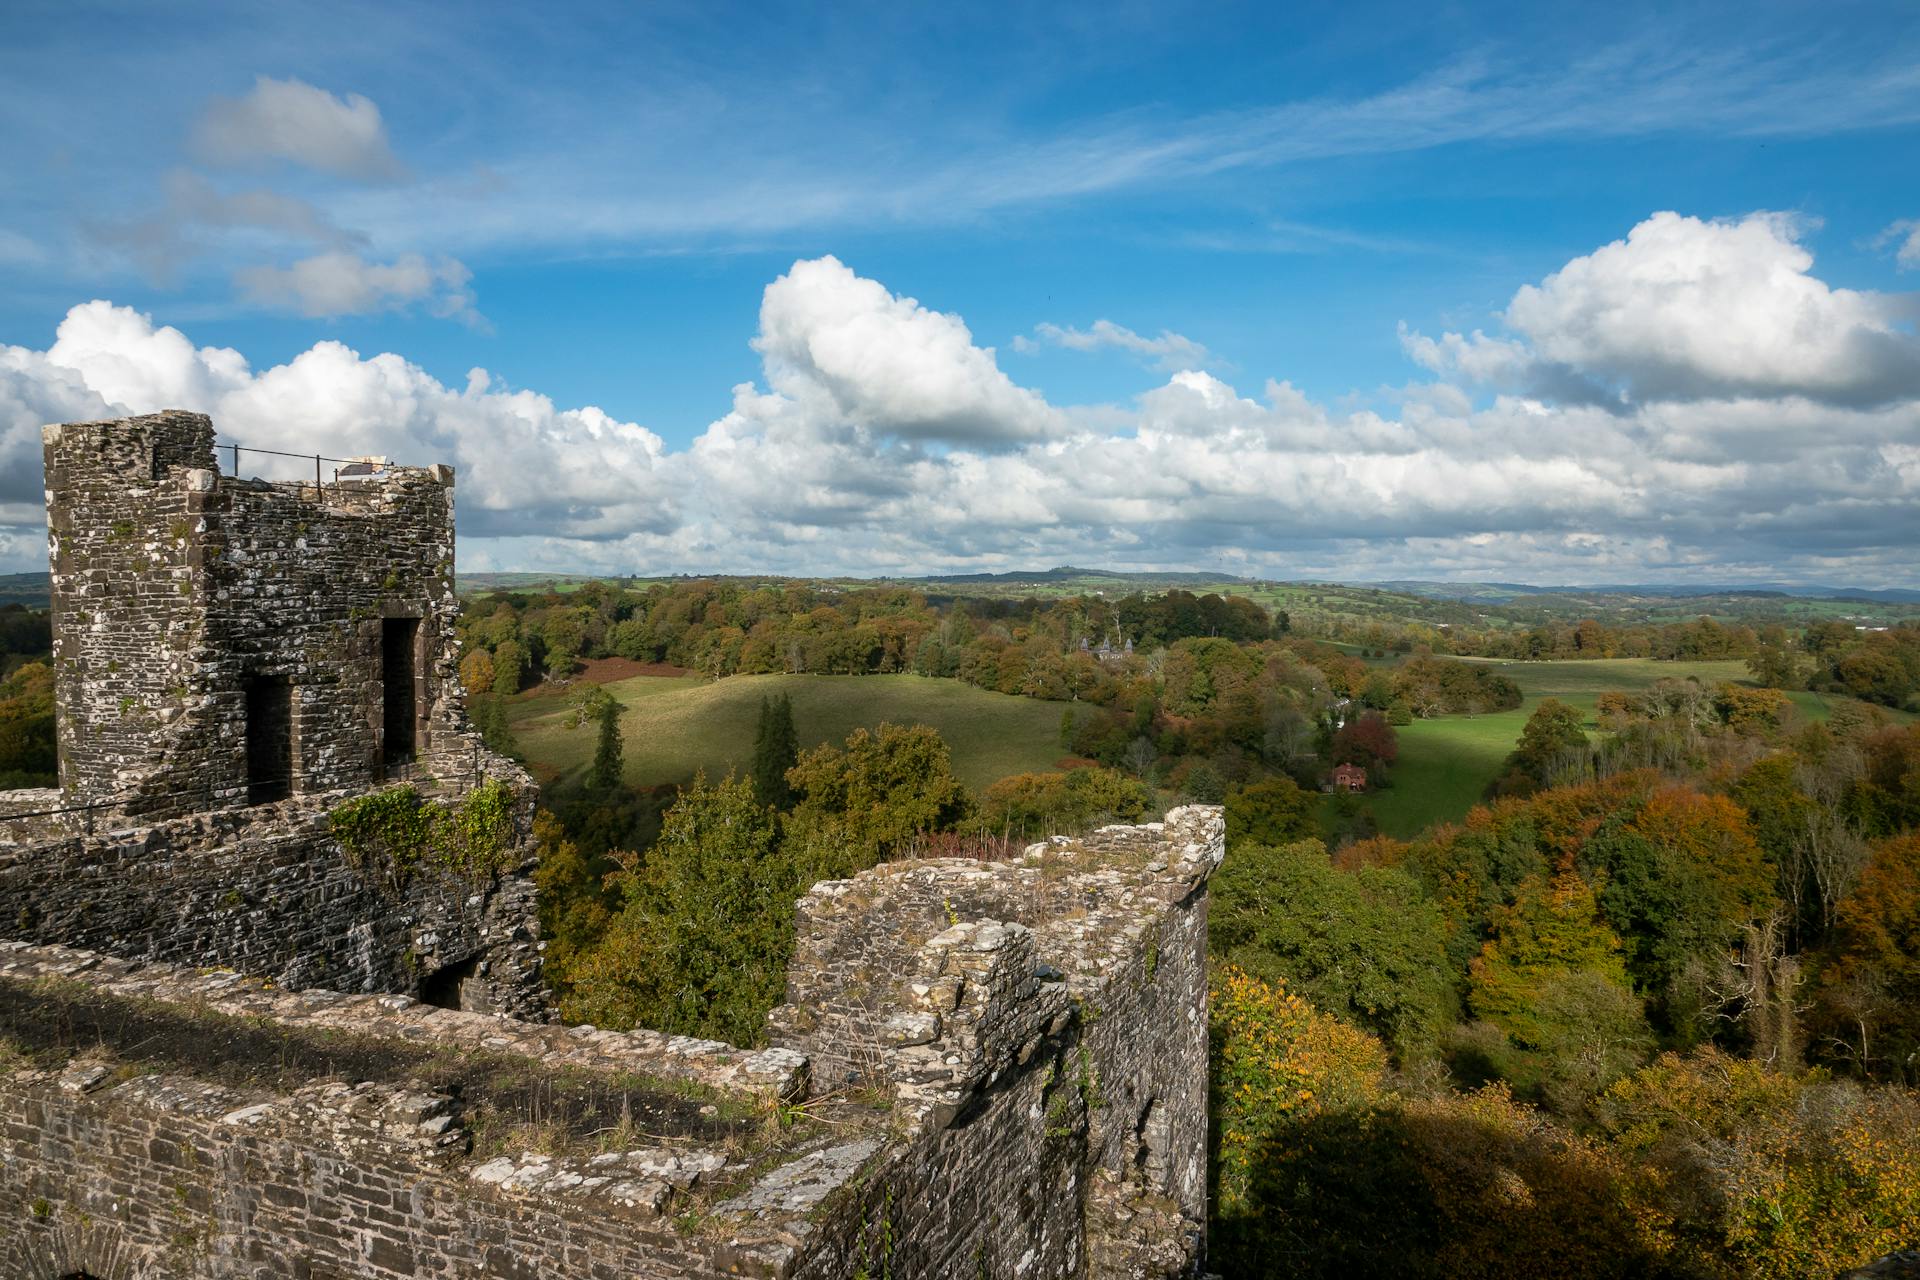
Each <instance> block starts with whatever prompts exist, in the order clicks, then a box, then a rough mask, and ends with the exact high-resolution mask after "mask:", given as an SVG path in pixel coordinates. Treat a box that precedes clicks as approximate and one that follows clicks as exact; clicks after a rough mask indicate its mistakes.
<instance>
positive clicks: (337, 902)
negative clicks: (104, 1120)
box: [0, 785, 551, 1018]
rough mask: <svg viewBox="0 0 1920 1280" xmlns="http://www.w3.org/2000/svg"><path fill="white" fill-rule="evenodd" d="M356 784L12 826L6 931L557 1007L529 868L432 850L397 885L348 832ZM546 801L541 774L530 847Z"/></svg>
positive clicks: (527, 814)
mask: <svg viewBox="0 0 1920 1280" xmlns="http://www.w3.org/2000/svg"><path fill="white" fill-rule="evenodd" d="M341 798H343V797H341V796H339V795H335V796H326V797H303V798H296V799H294V800H289V801H284V802H282V803H280V804H275V805H264V806H255V807H250V808H244V809H224V810H220V811H217V812H214V813H207V814H197V815H194V816H191V817H185V818H172V819H168V820H167V821H165V822H160V823H155V824H152V825H149V826H140V827H128V828H123V829H120V830H112V831H105V832H97V833H95V834H93V835H85V834H70V835H56V836H53V837H51V838H48V839H41V840H32V841H20V842H8V841H4V840H0V935H4V936H9V937H13V938H18V939H21V940H23V941H31V942H43V943H56V942H57V943H64V944H66V945H69V946H77V947H86V948H89V949H93V950H98V951H104V952H107V953H110V954H114V955H121V956H127V957H131V958H135V959H146V960H172V961H179V962H182V963H191V964H218V965H225V966H229V967H231V968H235V969H239V970H242V971H244V972H247V973H253V974H258V975H260V976H261V977H265V978H271V979H272V980H273V981H275V982H276V983H279V984H280V985H282V986H286V987H292V988H302V987H328V988H332V989H335V990H339V991H380V992H396V993H401V994H406V995H414V996H419V995H422V994H423V993H430V992H436V991H438V992H443V993H444V994H442V995H440V996H437V997H436V998H443V999H444V998H452V999H456V1000H458V1001H459V1002H460V1007H463V1008H471V1009H480V1010H494V1011H499V1012H503V1013H511V1014H513V1015H515V1016H517V1017H528V1018H544V1017H546V1016H548V1012H549V1010H550V1007H551V1000H550V997H549V995H548V993H547V990H546V987H545V982H544V980H543V978H542V976H541V957H540V941H539V934H538V929H537V926H536V915H535V906H534V891H533V884H532V881H531V880H530V879H529V878H528V877H527V875H526V874H525V870H526V869H525V868H524V867H522V868H517V869H515V870H514V871H511V872H509V873H507V874H504V875H500V876H483V877H477V878H476V877H471V876H468V875H465V874H461V873H458V872H454V871H450V870H446V869H443V868H436V867H434V866H432V865H430V864H429V865H423V866H421V867H419V868H418V869H417V870H415V872H414V873H413V874H412V875H410V876H409V877H407V879H406V880H405V882H404V883H399V884H396V883H394V881H393V880H392V878H391V877H387V876H383V875H381V874H380V873H379V872H378V870H377V869H370V868H362V867H357V866H355V865H353V863H352V862H351V861H350V860H349V859H348V857H347V855H346V853H345V852H344V851H343V850H342V849H341V847H340V844H339V842H338V841H337V840H335V839H334V837H333V835H332V832H331V828H330V825H329V822H328V807H329V805H330V804H331V803H332V802H334V801H337V800H339V799H341ZM532 807H533V791H532V787H531V786H530V785H528V786H525V787H524V788H522V789H521V799H520V805H519V809H518V811H517V812H516V814H515V823H516V834H515V843H516V845H517V846H518V847H520V848H522V849H525V848H528V847H530V843H529V840H528V836H527V832H528V829H529V827H530V826H531V823H532ZM5 826H6V824H5V823H3V822H0V830H4V828H5Z"/></svg>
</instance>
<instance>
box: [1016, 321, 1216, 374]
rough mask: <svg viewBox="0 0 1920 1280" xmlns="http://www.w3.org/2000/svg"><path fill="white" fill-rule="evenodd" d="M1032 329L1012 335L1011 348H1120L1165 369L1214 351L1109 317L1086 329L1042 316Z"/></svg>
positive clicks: (1196, 363)
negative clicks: (1138, 330)
mask: <svg viewBox="0 0 1920 1280" xmlns="http://www.w3.org/2000/svg"><path fill="white" fill-rule="evenodd" d="M1033 331H1034V333H1035V334H1036V335H1037V338H1029V337H1027V336H1026V335H1025V334H1021V335H1019V336H1017V337H1015V338H1014V340H1013V349H1014V350H1015V351H1018V352H1021V353H1022V354H1026V355H1031V354H1032V353H1034V352H1036V351H1038V350H1040V349H1041V348H1042V347H1043V346H1051V347H1064V348H1065V349H1066V350H1068V351H1102V350H1113V351H1121V352H1124V353H1126V354H1127V355H1130V356H1133V357H1134V358H1135V359H1138V360H1140V361H1141V362H1142V363H1144V364H1146V365H1148V366H1150V367H1152V368H1155V369H1164V370H1165V371H1167V372H1168V373H1177V372H1179V371H1180V370H1182V369H1198V368H1200V367H1202V366H1203V365H1206V364H1208V363H1209V362H1213V361H1214V357H1213V355H1212V354H1211V353H1210V352H1209V351H1208V350H1207V349H1206V348H1205V347H1204V346H1202V345H1201V344H1200V343H1198V342H1195V341H1194V340H1193V339H1192V338H1189V337H1187V336H1186V335H1185V334H1180V333H1175V332H1173V331H1172V330H1171V329H1162V330H1161V331H1160V332H1159V333H1158V334H1157V335H1156V336H1154V337H1151V338H1149V337H1147V336H1145V335H1144V334H1139V333H1135V332H1134V331H1133V330H1131V329H1129V328H1127V327H1126V326H1125V325H1120V324H1115V323H1114V322H1113V321H1111V320H1095V321H1094V322H1093V324H1092V325H1091V326H1090V327H1089V328H1086V329H1076V328H1073V327H1072V326H1071V325H1067V326H1062V325H1057V324H1054V323H1052V322H1051V321H1044V320H1043V321H1041V322H1040V323H1039V324H1037V325H1035V326H1034V327H1033Z"/></svg>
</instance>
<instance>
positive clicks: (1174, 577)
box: [894, 564, 1254, 586]
mask: <svg viewBox="0 0 1920 1280" xmlns="http://www.w3.org/2000/svg"><path fill="white" fill-rule="evenodd" d="M1089 579H1099V580H1101V581H1106V582H1137V583H1140V584H1141V585H1143V586H1144V585H1148V584H1154V585H1163V586H1183V585H1185V584H1188V583H1204V584H1208V585H1219V586H1224V585H1227V584H1230V583H1248V582H1252V581H1254V579H1252V578H1236V577H1233V576H1232V575H1231V574H1225V573H1202V572H1197V571H1196V572H1190V573H1189V572H1177V571H1175V572H1142V573H1134V572H1131V571H1128V570H1124V569H1080V568H1076V567H1074V566H1073V565H1070V564H1063V565H1058V566H1056V567H1054V568H1052V569H1028V570H1019V569H1016V570H1011V571H1009V572H1007V573H949V574H930V575H928V576H926V577H920V578H900V579H894V581H900V582H936V583H940V584H941V585H943V586H944V585H957V584H962V583H969V582H1000V583H1016V582H1046V583H1061V582H1080V581H1085V580H1089Z"/></svg>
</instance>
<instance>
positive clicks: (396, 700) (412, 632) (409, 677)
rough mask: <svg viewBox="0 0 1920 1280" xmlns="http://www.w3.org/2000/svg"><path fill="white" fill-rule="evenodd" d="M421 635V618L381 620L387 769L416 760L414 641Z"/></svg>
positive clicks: (383, 746)
mask: <svg viewBox="0 0 1920 1280" xmlns="http://www.w3.org/2000/svg"><path fill="white" fill-rule="evenodd" d="M419 634H420V619H418V618H383V619H381V620H380V681H381V686H382V687H381V695H380V696H381V704H382V711H383V713H384V715H383V719H384V722H385V733H384V734H383V735H382V737H381V756H380V759H381V763H382V764H383V765H385V766H386V767H388V768H392V767H393V766H395V765H401V764H409V763H411V762H412V760H413V751H414V719H415V708H414V699H415V683H416V682H415V679H414V666H415V661H416V660H415V656H414V651H415V643H414V642H415V640H416V639H417V638H418V637H419Z"/></svg>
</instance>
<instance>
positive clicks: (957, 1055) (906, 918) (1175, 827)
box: [769, 806, 1224, 1277]
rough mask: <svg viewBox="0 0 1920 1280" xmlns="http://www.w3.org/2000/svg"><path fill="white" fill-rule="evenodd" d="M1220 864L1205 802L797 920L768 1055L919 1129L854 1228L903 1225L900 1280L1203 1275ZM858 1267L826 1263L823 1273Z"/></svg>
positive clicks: (1212, 816)
mask: <svg viewBox="0 0 1920 1280" xmlns="http://www.w3.org/2000/svg"><path fill="white" fill-rule="evenodd" d="M1223 852H1224V825H1223V821H1222V818H1221V811H1220V810H1219V809H1217V808H1210V807H1202V806H1194V807H1189V808H1186V809H1178V810H1175V811H1174V812H1172V813H1170V814H1169V815H1168V816H1167V820H1166V822H1165V823H1164V824H1149V825H1147V826H1143V827H1114V828H1107V829H1105V830H1104V831H1101V832H1098V833H1095V834H1094V835H1092V836H1089V837H1086V838H1084V839H1079V840H1065V839H1061V840H1056V841H1053V842H1049V843H1048V844H1046V845H1042V846H1036V847H1035V848H1034V849H1033V850H1030V851H1029V852H1028V854H1027V856H1026V857H1025V858H1023V859H1021V860H1019V861H1018V862H1015V863H1011V864H991V863H988V864H983V863H974V862H967V861H961V860H944V861H937V862H921V863H908V864H901V865H898V866H891V867H881V868H877V869H875V870H873V871H870V872H867V873H865V874H863V875H861V876H859V877H856V878H855V879H853V880H850V881H838V882H831V883H827V884H821V885H816V886H815V887H814V889H813V891H812V892H811V893H810V894H809V895H808V896H807V897H806V898H804V899H803V900H802V901H801V903H800V907H799V916H800V918H799V930H798V943H797V947H796V953H795V957H794V961H793V964H792V966H791V968H790V969H789V976H788V987H787V1001H786V1003H785V1004H783V1005H782V1006H781V1007H780V1008H778V1009H776V1010H775V1011H774V1012H773V1014H772V1015H771V1016H770V1018H769V1028H770V1031H771V1038H772V1041H773V1043H775V1044H777V1045H782V1046H785V1047H788V1048H793V1049H797V1050H800V1051H802V1052H805V1053H807V1054H808V1055H809V1058H810V1060H811V1063H812V1074H811V1079H812V1080H813V1085H814V1088H815V1089H816V1090H828V1091H830V1090H833V1089H836V1088H855V1087H861V1086H868V1087H872V1086H878V1087H881V1088H883V1089H885V1090H887V1091H889V1092H890V1093H892V1094H893V1095H894V1097H895V1105H896V1107H897V1108H898V1109H899V1111H900V1113H901V1114H902V1115H904V1116H910V1117H912V1124H913V1126H914V1128H915V1138H914V1140H913V1141H912V1142H911V1143H910V1144H907V1145H905V1146H903V1147H901V1148H899V1149H898V1150H896V1151H895V1152H894V1153H892V1154H893V1157H894V1158H893V1159H892V1160H891V1161H889V1162H888V1164H887V1165H885V1166H884V1167H883V1168H881V1169H879V1170H878V1171H876V1172H875V1173H874V1174H873V1175H872V1177H871V1180H870V1184H869V1185H870V1186H871V1187H873V1188H875V1190H874V1191H873V1192H871V1193H870V1194H869V1195H868V1196H867V1197H866V1198H864V1199H863V1200H862V1201H861V1202H860V1207H859V1210H858V1212H859V1213H860V1214H861V1215H863V1220H864V1221H867V1222H871V1221H873V1220H875V1219H876V1218H877V1217H879V1216H882V1215H884V1217H885V1220H886V1222H887V1225H888V1228H889V1236H890V1239H891V1241H892V1245H891V1248H892V1250H893V1257H894V1259H895V1262H896V1265H897V1266H898V1267H899V1268H900V1269H899V1271H898V1272H897V1274H902V1275H927V1276H935V1275H994V1276H998V1275H1008V1276H1012V1275H1035V1274H1037V1275H1062V1276H1066V1275H1081V1274H1087V1275H1095V1276H1116V1277H1117V1276H1173V1275H1180V1274H1185V1273H1186V1270H1187V1269H1188V1268H1189V1267H1191V1265H1192V1264H1193V1263H1194V1262H1195V1260H1196V1259H1197V1257H1198V1255H1199V1252H1200V1247H1201V1237H1202V1232H1203V1224H1204V1223H1205V1221H1206V1115H1207V1110H1206V1080H1207V1061H1206V1054H1207V1039H1206V1036H1207V1031H1206V990H1207V988H1206V892H1205V884H1206V880H1207V877H1208V876H1209V875H1210V874H1211V872H1212V870H1213V868H1214V867H1215V866H1217V865H1218V863H1219V860H1220V858H1221V856H1222V854H1223ZM876 1197H878V1198H877V1199H876ZM849 1211H850V1212H851V1210H849ZM958 1224H965V1225H964V1229H963V1228H962V1226H961V1225H958ZM855 1238H856V1239H864V1238H865V1237H864V1236H862V1235H860V1234H859V1233H857V1232H856V1233H855ZM856 1261H857V1260H856V1259H852V1258H847V1257H836V1256H828V1255H824V1254H823V1255H822V1256H820V1257H818V1258H816V1259H814V1260H813V1265H814V1266H815V1268H816V1269H815V1270H814V1271H813V1272H809V1273H808V1274H818V1275H820V1276H823V1277H824V1276H829V1275H834V1274H845V1272H836V1271H835V1267H851V1266H852V1265H853V1264H854V1262H856Z"/></svg>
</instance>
